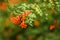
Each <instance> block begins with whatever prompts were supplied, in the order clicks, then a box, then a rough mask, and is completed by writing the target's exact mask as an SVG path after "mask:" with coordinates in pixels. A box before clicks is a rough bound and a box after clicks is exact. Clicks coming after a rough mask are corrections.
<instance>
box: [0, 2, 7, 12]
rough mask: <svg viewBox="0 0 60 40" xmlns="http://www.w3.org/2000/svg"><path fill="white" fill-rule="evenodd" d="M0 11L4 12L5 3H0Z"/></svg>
mask: <svg viewBox="0 0 60 40" xmlns="http://www.w3.org/2000/svg"><path fill="white" fill-rule="evenodd" d="M0 9H1V10H3V11H5V10H6V2H2V3H1V4H0Z"/></svg>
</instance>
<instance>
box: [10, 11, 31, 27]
mask: <svg viewBox="0 0 60 40" xmlns="http://www.w3.org/2000/svg"><path fill="white" fill-rule="evenodd" d="M31 12H32V10H30V12H27V11H26V10H24V14H19V15H18V16H16V17H11V18H10V20H11V22H12V23H14V24H18V23H19V26H20V27H21V28H26V27H27V25H26V23H25V22H24V21H25V19H26V16H28V14H30V13H31ZM21 17H22V18H21Z"/></svg>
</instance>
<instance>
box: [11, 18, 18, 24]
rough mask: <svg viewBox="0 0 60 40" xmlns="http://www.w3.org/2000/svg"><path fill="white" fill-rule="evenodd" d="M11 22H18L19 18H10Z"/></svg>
mask: <svg viewBox="0 0 60 40" xmlns="http://www.w3.org/2000/svg"><path fill="white" fill-rule="evenodd" d="M10 20H11V22H12V23H14V24H17V23H18V22H19V20H18V19H17V18H15V17H12V18H10Z"/></svg>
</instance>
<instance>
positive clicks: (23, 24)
mask: <svg viewBox="0 0 60 40" xmlns="http://www.w3.org/2000/svg"><path fill="white" fill-rule="evenodd" d="M19 26H20V27H22V28H26V27H27V25H26V23H25V22H24V21H23V22H22V23H21V24H20V25H19Z"/></svg>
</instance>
